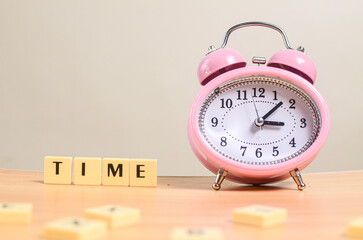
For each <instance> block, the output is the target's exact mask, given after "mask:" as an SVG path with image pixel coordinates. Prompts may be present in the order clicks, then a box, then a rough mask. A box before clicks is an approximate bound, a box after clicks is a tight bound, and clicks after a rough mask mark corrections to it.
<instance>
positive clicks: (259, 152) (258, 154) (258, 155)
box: [256, 148, 262, 158]
mask: <svg viewBox="0 0 363 240" xmlns="http://www.w3.org/2000/svg"><path fill="white" fill-rule="evenodd" d="M256 157H257V158H261V157H262V152H261V148H257V149H256Z"/></svg>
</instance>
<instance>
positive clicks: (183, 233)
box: [171, 227, 223, 240]
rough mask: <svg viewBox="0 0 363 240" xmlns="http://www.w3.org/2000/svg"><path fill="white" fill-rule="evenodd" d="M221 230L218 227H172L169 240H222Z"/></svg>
mask: <svg viewBox="0 0 363 240" xmlns="http://www.w3.org/2000/svg"><path fill="white" fill-rule="evenodd" d="M222 239H223V235H222V231H221V229H219V228H194V227H193V228H184V227H178V228H174V229H173V231H172V234H171V240H222Z"/></svg>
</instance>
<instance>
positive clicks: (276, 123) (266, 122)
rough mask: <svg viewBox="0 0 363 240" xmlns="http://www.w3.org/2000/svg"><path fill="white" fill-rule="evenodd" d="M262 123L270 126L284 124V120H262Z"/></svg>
mask: <svg viewBox="0 0 363 240" xmlns="http://www.w3.org/2000/svg"><path fill="white" fill-rule="evenodd" d="M263 125H271V126H284V125H285V123H284V122H277V121H264V122H263Z"/></svg>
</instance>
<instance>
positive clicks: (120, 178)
mask: <svg viewBox="0 0 363 240" xmlns="http://www.w3.org/2000/svg"><path fill="white" fill-rule="evenodd" d="M102 184H103V185H115V186H129V184H130V160H129V159H123V158H104V159H102Z"/></svg>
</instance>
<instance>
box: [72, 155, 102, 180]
mask: <svg viewBox="0 0 363 240" xmlns="http://www.w3.org/2000/svg"><path fill="white" fill-rule="evenodd" d="M74 184H77V185H101V158H79V157H78V158H74Z"/></svg>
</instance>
